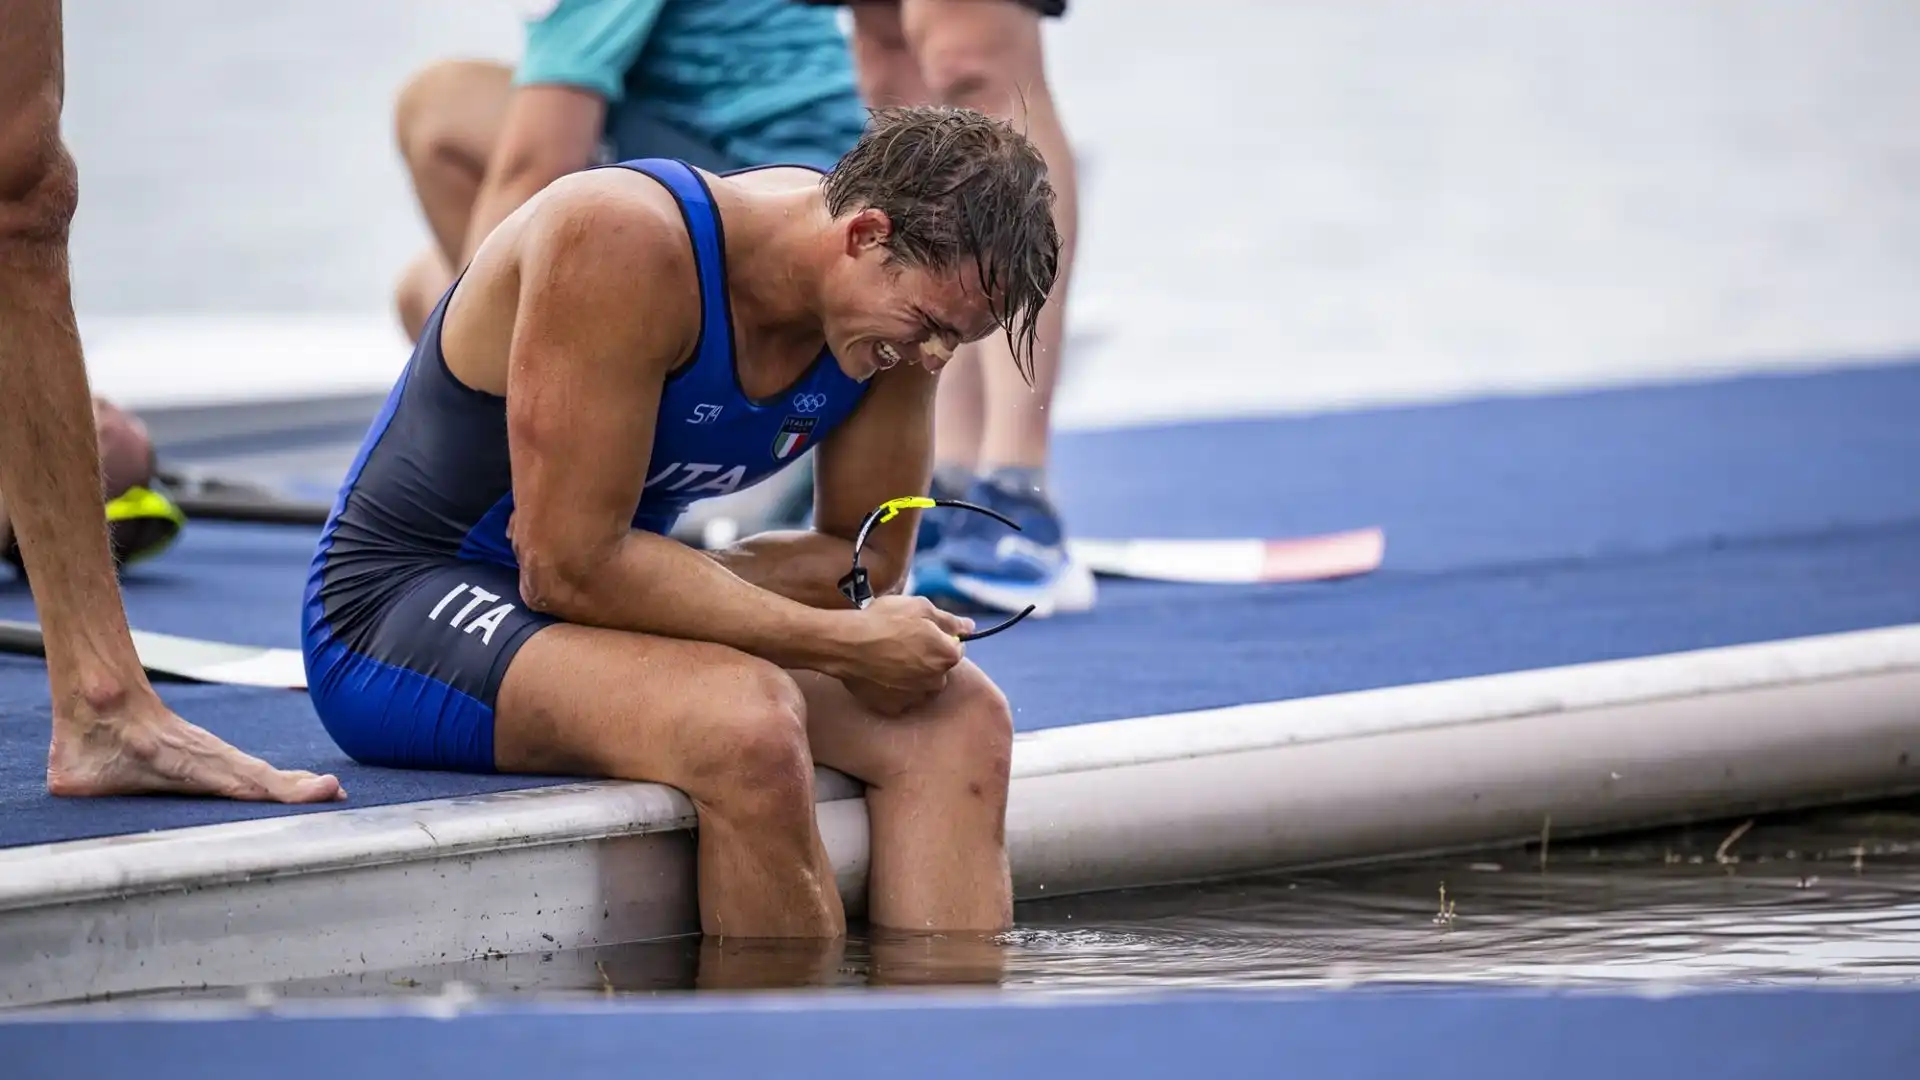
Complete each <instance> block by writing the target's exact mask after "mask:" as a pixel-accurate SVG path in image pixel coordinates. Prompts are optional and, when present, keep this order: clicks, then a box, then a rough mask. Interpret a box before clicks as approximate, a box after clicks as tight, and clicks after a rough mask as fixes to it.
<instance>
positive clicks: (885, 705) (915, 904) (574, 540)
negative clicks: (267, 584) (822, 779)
mask: <svg viewBox="0 0 1920 1080" xmlns="http://www.w3.org/2000/svg"><path fill="white" fill-rule="evenodd" d="M1052 205H1053V192H1052V189H1051V187H1050V186H1049V184H1048V180H1047V173H1046V166H1045V163H1044V162H1043V160H1042V158H1041V157H1040V155H1039V154H1038V152H1036V151H1035V149H1034V148H1033V146H1032V145H1031V144H1030V143H1029V142H1028V141H1027V140H1026V139H1025V138H1024V137H1023V136H1021V135H1019V134H1018V133H1017V132H1015V131H1014V129H1013V128H1012V127H1011V126H1010V125H1008V124H1006V123H1005V122H1002V121H999V120H995V119H992V118H990V117H987V116H985V115H983V114H981V113H977V112H972V111H968V110H961V109H951V108H917V109H904V110H887V111H882V112H878V113H876V114H875V115H874V116H873V118H872V119H871V121H870V122H869V124H868V126H867V128H866V130H865V132H864V133H863V134H862V136H861V138H860V140H859V142H858V143H857V144H856V145H855V146H854V147H853V149H851V150H850V151H849V152H848V153H847V155H846V156H844V157H843V158H842V159H841V160H840V162H839V163H838V164H837V165H836V167H835V168H834V170H833V171H832V172H831V173H830V174H825V175H824V176H823V174H821V173H820V172H818V171H815V170H812V169H808V168H804V167H786V166H782V167H771V168H764V169H757V170H751V171H746V172H742V173H734V174H729V175H724V176H715V175H712V174H707V173H702V172H697V171H694V170H692V169H690V168H688V167H687V166H684V165H681V164H679V163H677V162H671V161H661V160H647V161H638V162H624V163H622V164H621V165H618V166H610V167H602V168H596V169H590V170H587V171H585V172H581V173H576V174H574V175H572V176H569V177H566V178H563V179H561V180H558V181H556V182H554V183H553V184H552V185H551V186H549V187H548V188H546V189H545V190H544V191H542V192H541V193H540V194H539V195H538V196H536V197H535V198H534V199H532V200H530V201H529V202H528V203H526V204H525V205H524V206H522V207H521V208H520V209H519V210H517V211H516V212H515V213H514V214H512V215H511V216H510V217H508V218H507V219H506V220H505V221H504V222H503V223H502V224H501V225H500V226H499V227H498V228H497V229H495V230H494V231H493V233H492V234H491V235H490V236H489V237H488V239H487V240H486V241H485V242H484V243H483V244H482V245H481V246H480V248H479V249H478V251H477V254H476V255H475V258H474V260H473V262H472V264H471V265H470V266H469V267H468V269H467V270H466V272H465V274H464V275H463V277H462V278H461V279H460V280H458V281H456V282H455V283H454V285H453V287H452V288H451V289H450V290H449V292H448V294H447V295H446V296H444V297H442V299H441V301H440V303H439V304H438V305H437V306H436V307H435V309H434V311H433V314H432V315H431V316H430V317H429V318H428V320H427V323H426V326H425V328H424V330H423V332H422V334H421V336H420V340H419V343H418V345H417V346H416V348H415V351H414V355H413V358H412V360H411V361H410V363H409V365H408V367H407V369H406V371H405V373H404V374H403V376H402V377H401V380H400V382H399V384H398V385H397V386H396V387H395V389H394V391H393V393H392V395H391V397H390V398H389V401H388V404H387V406H386V408H385V409H384V410H383V411H382V413H381V415H380V416H379V418H378V419H377V420H376V421H375V424H374V426H373V429H372V430H371V431H370V432H369V434H368V437H367V439H366V441H365V443H364V445H363V446H362V449H361V451H360V454H359V456H358V457H357V459H356V461H355V463H354V465H353V467H352V468H351V469H350V471H349V472H348V475H347V479H346V482H345V484H344V485H343V487H342V490H341V494H340V497H339V499H338V500H337V501H336V505H335V509H334V512H333V514H332V516H331V518H330V520H329V522H328V524H327V525H326V527H325V528H324V530H323V531H322V534H321V539H320V544H319V547H318V550H317V552H316V554H315V558H314V562H313V568H312V572H311V574H310V577H309V582H308V588H307V603H306V607H305V613H304V621H305V635H304V638H305V650H306V656H307V666H308V672H309V685H310V688H311V689H310V693H311V694H312V698H313V701H314V704H315V706H316V708H317V711H318V712H319V715H320V718H321V719H322V721H323V722H324V723H325V724H326V726H327V728H328V730H329V731H330V732H331V733H332V735H333V737H334V739H335V740H336V741H337V742H338V743H339V744H340V746H341V747H342V748H343V749H345V750H346V751H347V752H348V753H349V754H351V755H352V756H354V757H355V758H357V759H359V760H361V761H364V762H369V763H376V764H381V765H388V766H398V767H406V768H423V769H458V770H470V771H483V772H484V771H492V770H496V769H498V770H502V771H508V772H519V773H545V774H567V775H582V776H596V777H616V778H624V779H631V780H648V781H656V782H660V783H665V784H669V785H672V786H674V787H676V788H679V789H680V790H682V791H684V792H685V793H686V794H687V795H688V796H689V797H690V798H691V799H692V800H693V802H694V805H695V806H696V807H697V808H698V812H699V825H700V827H699V881H700V907H701V921H702V926H703V928H704V929H705V930H706V931H707V932H708V933H710V934H724V935H727V936H742V937H837V936H839V935H840V934H841V933H843V932H844V928H845V916H844V913H843V912H842V909H841V905H840V897H839V894H838V892H837V890H836V887H835V880H834V873H833V867H832V864H831V863H830V861H829V859H828V856H827V852H826V851H825V849H824V846H823V844H822V842H821V838H820V835H819V831H818V829H817V826H816V823H815V818H814V794H813V764H814V762H816V761H818V762H820V763H822V764H825V765H828V766H831V767H834V768H837V769H840V770H842V771H844V772H846V773H849V774H851V775H853V776H855V777H857V778H859V779H861V780H863V781H865V782H866V783H867V785H868V790H867V809H868V815H869V824H870V835H871V843H872V853H873V854H872V863H871V866H872V872H871V877H870V883H869V890H868V895H869V898H870V901H869V916H870V921H872V922H873V923H874V924H876V925H879V926H885V927H894V928H906V929H920V930H969V929H972V930H994V929H998V928H1001V927H1004V926H1005V925H1007V924H1008V923H1009V922H1010V920H1011V917H1012V902H1011V889H1010V885H1009V880H1008V870H1007V860H1006V852H1005V840H1004V820H1005V808H1006V794H1007V777H1008V768H1009V762H1010V757H1011V748H1012V723H1011V719H1010V716H1009V709H1008V706H1007V703H1006V701H1005V699H1004V697H1003V696H1002V695H1001V694H1000V692H999V690H998V689H997V688H996V687H995V686H994V685H993V684H992V683H991V682H990V681H989V680H988V679H987V677H986V676H985V675H984V674H983V673H982V672H981V671H980V670H979V669H978V668H976V667H975V666H973V665H972V664H971V663H970V662H968V661H966V660H965V659H964V658H963V655H962V646H961V644H960V642H958V641H957V640H956V635H958V634H962V633H966V632H967V631H968V630H970V628H971V624H970V623H969V622H968V621H967V620H965V619H961V618H958V617H956V616H954V615H950V614H948V613H945V612H942V611H938V610H936V609H935V608H934V607H933V606H932V605H931V604H930V603H929V602H928V601H926V600H925V599H923V598H918V597H906V596H900V595H896V594H895V593H896V591H897V590H898V589H899V587H900V585H901V583H902V580H903V578H904V576H905V573H906V568H907V565H908V561H909V559H910V557H911V554H912V547H913V537H914V531H915V527H916V524H917V521H916V512H914V511H907V512H905V513H903V514H902V515H901V516H900V519H899V520H896V521H893V522H890V523H888V524H886V525H882V526H880V527H879V528H878V529H877V530H876V532H875V533H874V534H873V536H872V537H871V539H870V540H869V542H868V548H867V551H866V553H865V556H864V558H863V563H864V564H865V565H866V566H867V567H868V568H869V569H870V572H871V574H872V576H873V579H874V586H875V591H876V592H878V593H881V594H883V595H881V596H880V597H879V599H877V600H876V601H875V602H874V603H873V604H872V605H871V606H869V607H867V608H865V609H855V608H853V607H852V606H851V605H850V604H849V603H848V602H847V601H846V600H845V599H843V597H842V595H841V593H840V592H839V590H838V588H837V583H838V582H839V580H840V578H841V577H842V576H843V575H844V574H846V573H847V571H848V569H849V567H850V565H851V560H852V537H853V535H854V533H855V531H856V530H857V529H858V527H859V525H860V522H861V520H862V519H863V517H865V516H866V514H867V513H868V512H869V511H870V510H872V509H873V508H874V507H875V506H877V505H878V504H880V503H883V502H885V501H887V500H889V499H892V498H895V497H898V496H903V495H913V494H917V493H920V492H924V491H925V490H926V489H927V484H928V481H929V478H930V473H931V470H932V462H931V456H932V438H933V432H932V416H933V413H932V410H933V400H934V390H935V385H936V376H937V373H938V372H939V370H940V368H941V367H942V366H943V365H944V364H945V363H946V361H947V359H948V357H950V356H951V355H952V353H953V351H954V349H956V348H957V347H958V346H960V345H961V344H963V343H965V342H972V341H978V340H981V339H984V338H986V337H987V336H988V335H990V334H993V333H995V332H996V330H999V331H1004V333H1005V334H1006V335H1007V336H1008V338H1009V339H1010V340H1012V341H1014V342H1015V344H1016V346H1017V348H1018V349H1029V350H1030V349H1031V347H1032V341H1033V335H1034V323H1035V319H1036V318H1037V315H1038V312H1039V309H1040V307H1041V305H1042V304H1043V303H1044V302H1045V300H1046V297H1047V295H1048V291H1049V289H1050V288H1051V286H1052V284H1053V279H1054V276H1055V273H1056V266H1057V260H1058V258H1059V247H1060V240H1059V234H1058V231H1057V229H1056V226H1055V223H1054V220H1053V213H1052ZM809 448H812V449H814V450H815V453H816V457H817V463H816V476H817V485H816V502H815V509H816V513H815V522H816V523H815V527H814V528H813V529H812V530H810V531H793V532H783V533H768V534H762V535H760V536H757V537H750V538H748V539H746V540H745V541H743V542H741V543H739V544H738V545H736V546H734V547H732V548H730V549H727V550H724V551H720V552H715V553H704V552H701V551H698V550H695V549H694V548H691V547H688V546H686V545H684V544H681V543H679V542H677V541H674V540H672V539H670V538H668V537H667V536H666V535H665V534H666V533H667V532H668V530H669V528H670V527H671V525H672V523H673V521H674V519H675V517H676V516H677V515H678V514H679V513H680V512H681V511H683V510H684V509H685V508H686V506H687V505H688V504H689V503H691V502H693V501H695V500H698V499H701V498H706V497H712V496H718V495H723V494H726V493H729V492H733V491H737V490H739V489H741V488H743V487H745V486H747V485H749V484H753V483H757V482H759V481H761V480H763V479H765V478H766V477H767V476H769V475H771V474H772V473H774V472H776V471H777V470H779V469H780V468H782V467H784V466H785V465H787V464H789V463H791V462H792V461H793V460H794V459H795V458H796V457H797V456H798V455H799V454H800V453H801V452H802V451H803V450H806V449H809Z"/></svg>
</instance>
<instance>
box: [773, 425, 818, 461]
mask: <svg viewBox="0 0 1920 1080" xmlns="http://www.w3.org/2000/svg"><path fill="white" fill-rule="evenodd" d="M819 422H820V418H819V417H817V416H789V417H787V418H786V420H785V421H784V422H783V423H781V425H780V431H779V433H778V434H776V435H775V436H774V437H773V456H774V458H775V459H776V460H778V461H785V460H787V459H788V458H790V457H792V456H793V455H795V454H797V453H799V452H800V451H801V449H802V448H803V447H805V446H806V445H807V439H808V438H809V437H811V436H812V435H813V426H814V425H815V424H817V423H819Z"/></svg>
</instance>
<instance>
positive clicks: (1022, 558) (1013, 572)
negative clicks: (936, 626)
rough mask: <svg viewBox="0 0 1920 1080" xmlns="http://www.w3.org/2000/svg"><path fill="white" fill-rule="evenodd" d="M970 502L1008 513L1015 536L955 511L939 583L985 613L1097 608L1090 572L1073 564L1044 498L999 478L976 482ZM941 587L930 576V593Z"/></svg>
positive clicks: (983, 519)
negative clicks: (1016, 525) (1031, 608)
mask: <svg viewBox="0 0 1920 1080" xmlns="http://www.w3.org/2000/svg"><path fill="white" fill-rule="evenodd" d="M961 497H962V498H964V499H965V500H966V501H968V502H971V503H975V504H977V505H980V506H984V507H987V508H988V509H991V510H996V511H998V512H1000V513H1002V514H1005V515H1006V516H1007V517H1008V518H1011V519H1012V520H1013V521H1015V522H1017V523H1019V525H1020V528H1019V530H1018V531H1015V530H1012V529H1009V528H1007V527H1006V526H1005V525H1002V524H1001V523H1000V522H998V521H995V520H994V519H992V518H990V517H987V516H986V515H984V514H975V513H971V512H969V511H965V510H960V511H951V513H954V514H957V515H958V516H957V517H953V518H950V519H949V520H948V521H947V522H946V523H945V526H944V530H943V535H942V536H941V542H940V547H939V570H940V571H942V572H943V573H942V574H941V575H940V577H939V578H938V579H937V585H938V587H939V588H940V589H941V591H944V592H950V593H952V594H954V595H956V596H958V597H961V598H963V599H965V600H967V601H971V602H972V603H973V604H976V605H979V606H981V607H985V608H990V609H993V610H997V611H1007V612H1013V611H1019V610H1020V609H1022V608H1024V607H1026V606H1027V605H1028V604H1032V605H1033V606H1034V615H1036V616H1047V615H1054V614H1060V613H1065V612H1077V611H1086V610H1089V609H1091V608H1092V607H1093V603H1094V596H1095V587H1094V579H1093V572H1092V571H1091V570H1089V569H1088V568H1087V567H1086V565H1085V564H1083V563H1080V562H1079V561H1078V560H1076V559H1074V558H1073V555H1072V552H1071V551H1070V549H1069V548H1068V547H1067V543H1066V533H1065V529H1064V528H1063V527H1062V525H1061V521H1060V514H1059V512H1058V511H1057V510H1055V509H1054V508H1053V505H1052V504H1051V503H1050V502H1048V501H1047V499H1046V497H1045V496H1044V495H1042V494H1041V493H1040V492H1038V491H1036V490H1034V489H1032V488H1030V487H1020V486H1016V485H1014V484H1010V483H1007V482H1005V481H1002V480H996V479H993V478H985V479H981V480H977V481H975V482H974V484H973V486H972V487H971V488H969V489H968V491H967V493H966V494H965V495H964V496H961ZM935 584H936V579H935V578H934V577H933V575H928V580H927V585H928V587H929V588H931V587H933V586H934V585H935Z"/></svg>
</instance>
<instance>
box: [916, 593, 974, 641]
mask: <svg viewBox="0 0 1920 1080" xmlns="http://www.w3.org/2000/svg"><path fill="white" fill-rule="evenodd" d="M927 618H929V619H932V620H933V622H934V625H935V626H938V627H939V628H940V629H942V630H945V631H946V632H947V633H949V634H952V635H953V636H954V637H959V636H960V635H961V634H971V633H973V620H972V619H968V618H964V617H962V616H959V615H955V614H954V613H953V612H951V611H942V610H940V609H939V608H937V607H934V606H933V603H932V602H931V601H929V602H928V604H927Z"/></svg>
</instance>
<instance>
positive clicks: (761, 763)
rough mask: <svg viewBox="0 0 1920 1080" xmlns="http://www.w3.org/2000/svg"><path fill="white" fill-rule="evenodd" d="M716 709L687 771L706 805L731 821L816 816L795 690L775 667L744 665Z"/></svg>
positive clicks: (802, 702) (802, 707) (803, 719)
mask: <svg viewBox="0 0 1920 1080" xmlns="http://www.w3.org/2000/svg"><path fill="white" fill-rule="evenodd" d="M736 682H737V687H736V692H735V693H733V694H729V695H727V700H725V701H724V702H723V703H719V704H718V705H717V715H716V716H715V717H714V720H713V723H712V724H711V726H710V728H709V730H708V731H707V732H706V733H705V736H704V742H705V753H704V754H703V755H702V760H701V762H700V763H699V764H698V765H697V766H696V768H694V769H693V770H692V774H693V776H694V778H695V785H696V788H697V790H693V791H689V792H688V794H689V795H690V796H692V797H693V798H694V800H695V801H697V802H700V803H703V804H704V805H705V806H706V808H708V809H710V810H713V811H717V812H719V813H722V814H725V815H728V816H732V817H735V818H739V817H749V818H764V817H778V816H782V815H787V814H793V813H809V814H810V813H812V812H813V755H812V751H811V747H810V746H809V744H808V742H807V706H806V699H805V697H803V696H802V694H801V692H800V687H799V686H798V685H797V684H795V682H794V681H793V678H792V677H791V676H789V675H788V674H787V673H786V672H784V671H782V670H780V669H779V668H778V667H775V666H774V665H772V664H763V663H753V664H744V665H742V667H741V670H740V673H739V674H738V676H737V677H736Z"/></svg>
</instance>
